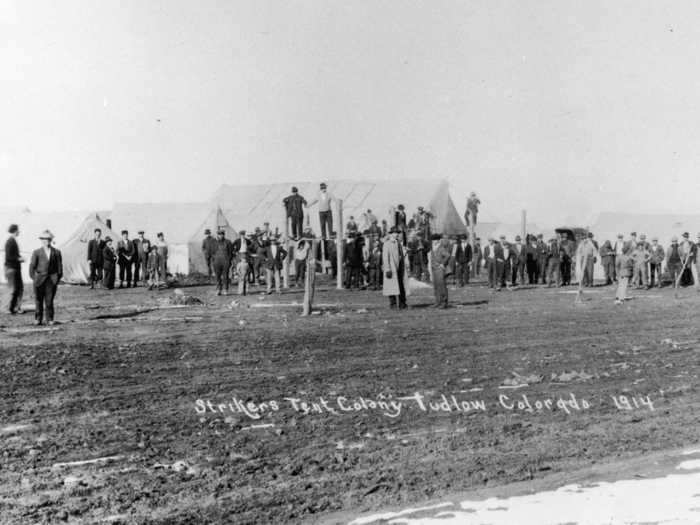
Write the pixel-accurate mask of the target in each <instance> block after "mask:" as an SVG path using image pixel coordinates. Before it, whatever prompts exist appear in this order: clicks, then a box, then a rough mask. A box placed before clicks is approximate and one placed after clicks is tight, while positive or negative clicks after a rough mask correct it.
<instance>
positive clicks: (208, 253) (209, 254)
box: [202, 228, 216, 282]
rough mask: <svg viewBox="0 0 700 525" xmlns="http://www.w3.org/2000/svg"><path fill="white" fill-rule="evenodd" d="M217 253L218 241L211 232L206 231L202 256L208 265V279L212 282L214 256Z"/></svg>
mask: <svg viewBox="0 0 700 525" xmlns="http://www.w3.org/2000/svg"><path fill="white" fill-rule="evenodd" d="M215 253H216V239H214V237H212V236H211V230H210V229H209V228H207V229H206V230H204V240H203V241H202V255H204V260H205V261H206V263H207V277H208V278H209V282H211V274H212V270H213V267H214V266H213V265H214V254H215Z"/></svg>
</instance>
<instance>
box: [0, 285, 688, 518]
mask: <svg viewBox="0 0 700 525" xmlns="http://www.w3.org/2000/svg"><path fill="white" fill-rule="evenodd" d="M183 292H184V293H185V294H187V295H192V296H196V297H198V298H200V299H202V300H203V302H204V304H202V305H192V306H184V307H177V305H172V304H169V303H170V300H169V299H170V298H171V297H173V291H172V290H169V291H159V292H148V291H146V290H144V289H135V290H133V289H132V290H124V291H120V290H115V291H114V292H111V293H108V292H105V291H94V292H93V291H90V290H88V289H85V288H81V287H68V286H65V287H62V288H60V289H59V295H58V299H57V301H58V314H57V320H59V321H60V322H61V324H60V325H58V326H55V327H46V328H35V327H33V326H31V321H32V317H31V314H25V315H23V316H15V317H10V316H8V315H5V314H2V315H1V316H0V326H1V327H2V329H1V330H0V364H1V365H2V366H1V367H0V393H1V396H2V400H3V401H2V403H1V404H0V414H1V416H2V419H1V421H0V438H1V439H2V443H3V447H2V448H3V452H2V457H1V458H0V487H1V488H0V515H2V520H1V521H2V522H3V523H44V522H47V523H48V522H57V521H64V522H81V521H84V522H87V523H108V522H111V523H205V522H213V523H217V522H228V523H239V524H240V523H298V522H330V523H335V522H347V521H350V520H351V519H352V517H353V516H356V515H359V514H360V513H364V512H366V511H369V510H374V509H380V508H385V507H398V506H402V505H403V506H405V505H406V504H414V503H420V502H422V501H425V500H429V499H434V498H437V497H440V496H443V495H447V494H451V493H456V492H460V491H467V490H471V489H474V488H478V487H494V486H498V485H502V484H506V483H510V482H514V481H527V480H537V479H538V478H542V477H544V476H546V475H550V474H556V473H566V472H568V471H573V470H577V471H578V470H580V469H585V468H587V467H590V466H593V465H596V464H601V463H603V462H608V461H613V460H615V461H617V460H620V459H625V458H631V457H639V456H644V455H645V454H648V453H650V452H651V451H658V450H664V449H669V448H672V447H680V446H683V445H686V444H690V443H695V442H697V431H698V428H700V394H699V393H698V381H697V378H698V372H700V363H699V361H700V328H699V327H698V312H699V311H700V294H696V293H695V292H694V291H693V290H692V289H684V290H682V291H681V292H680V294H679V297H678V298H675V297H674V293H673V291H672V290H670V289H662V290H649V291H646V290H644V291H641V290H640V291H636V290H635V291H632V292H631V296H632V300H630V301H629V302H627V303H625V304H624V305H622V306H615V305H614V304H613V297H614V290H613V289H612V288H603V287H600V288H595V289H592V290H589V291H587V292H586V293H585V295H584V301H583V302H582V303H580V304H575V301H574V299H575V295H574V293H572V292H573V288H570V289H562V290H557V289H545V288H524V289H519V290H515V291H505V290H504V291H501V292H498V293H494V292H490V291H489V290H488V289H487V288H486V287H484V286H483V285H482V284H480V283H477V284H473V285H470V286H468V287H466V288H464V289H458V290H450V300H451V302H452V303H453V307H452V308H450V309H447V310H435V309H432V308H430V307H429V305H430V304H431V299H432V292H431V290H429V289H428V290H419V291H418V292H416V293H414V295H413V296H412V297H410V298H409V304H410V305H411V308H410V309H409V310H407V311H394V310H389V309H388V308H387V304H386V300H385V298H383V297H382V296H381V295H380V293H379V292H366V291H360V292H357V291H356V292H346V291H336V290H334V289H332V288H331V287H323V286H321V287H320V289H319V290H318V292H317V296H316V302H317V310H319V312H318V313H317V314H315V315H312V316H310V317H307V318H303V317H300V311H301V306H300V304H293V303H295V302H296V303H301V299H302V294H301V292H300V291H296V290H294V289H292V290H291V291H288V292H287V291H286V292H285V293H283V294H282V295H281V296H279V297H278V296H275V295H272V296H261V295H257V294H253V295H251V296H248V297H245V298H238V297H235V296H228V297H216V296H215V294H214V290H213V287H211V286H196V287H188V288H184V289H183ZM4 299H5V296H4V295H3V300H4ZM443 396H444V397H443ZM523 396H524V397H523ZM621 396H622V397H621ZM400 398H404V399H400Z"/></svg>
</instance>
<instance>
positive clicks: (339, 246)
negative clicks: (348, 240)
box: [335, 199, 345, 290]
mask: <svg viewBox="0 0 700 525" xmlns="http://www.w3.org/2000/svg"><path fill="white" fill-rule="evenodd" d="M343 228H344V226H343V199H338V227H337V228H336V236H335V242H336V244H335V246H336V248H335V251H336V254H337V256H338V276H337V277H338V283H337V284H336V288H337V289H338V290H342V289H343V258H344V257H345V254H344V253H343V238H344V232H343Z"/></svg>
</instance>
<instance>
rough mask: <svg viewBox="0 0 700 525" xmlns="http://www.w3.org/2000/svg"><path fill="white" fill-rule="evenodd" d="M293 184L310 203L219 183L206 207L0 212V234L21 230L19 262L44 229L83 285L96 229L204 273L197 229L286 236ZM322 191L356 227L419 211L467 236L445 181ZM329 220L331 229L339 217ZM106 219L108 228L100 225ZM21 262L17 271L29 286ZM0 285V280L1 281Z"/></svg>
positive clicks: (336, 184)
mask: <svg viewBox="0 0 700 525" xmlns="http://www.w3.org/2000/svg"><path fill="white" fill-rule="evenodd" d="M292 186H297V187H298V188H299V193H300V194H302V195H303V196H304V197H305V198H306V199H307V201H309V202H310V201H311V200H312V199H313V198H314V197H315V196H316V195H317V193H318V187H319V186H318V183H316V182H314V183H310V182H299V183H284V184H268V185H243V186H229V185H225V186H222V187H221V188H219V190H217V191H216V192H215V194H214V195H213V196H212V198H211V199H210V201H208V202H205V203H116V204H115V205H114V208H113V209H112V210H111V211H109V212H100V213H98V212H92V213H89V214H88V213H86V212H54V213H32V212H30V211H29V210H26V209H14V210H0V221H1V222H0V225H1V226H2V227H3V228H4V229H5V230H6V228H7V227H8V226H9V224H12V223H16V224H18V225H19V226H20V237H19V239H18V242H19V245H20V250H21V253H22V255H23V256H24V258H25V260H27V261H28V260H29V257H30V255H31V252H32V251H33V250H34V249H36V248H38V247H39V246H40V245H41V244H40V241H39V239H38V237H39V234H40V233H41V232H42V231H43V230H46V229H48V230H51V232H52V233H53V234H54V236H55V238H54V244H55V245H56V246H57V247H58V248H59V249H60V250H61V252H62V255H63V266H64V281H65V282H69V283H86V282H87V280H88V277H89V271H90V269H89V266H88V263H87V243H88V241H89V240H90V239H91V238H92V237H93V231H94V229H95V228H100V229H101V230H102V232H103V238H104V237H106V236H107V235H109V236H110V237H112V239H114V240H115V247H116V241H117V240H118V239H119V238H120V237H121V236H120V234H119V232H121V230H127V231H128V232H129V235H130V238H132V239H133V238H135V237H136V235H137V232H138V231H139V230H143V231H144V232H145V235H146V237H147V238H149V239H150V240H151V241H153V242H155V240H156V235H157V234H158V233H160V232H162V233H163V236H164V238H165V242H166V244H167V245H168V268H169V271H170V272H172V273H173V274H177V273H180V274H190V273H195V272H196V273H206V271H207V269H206V263H205V260H204V256H203V254H202V250H201V246H202V239H203V238H204V230H205V229H210V230H211V231H212V232H216V231H217V230H219V229H223V230H225V231H226V236H227V238H229V239H232V240H233V239H235V238H237V236H238V233H237V232H238V231H239V230H242V229H244V230H247V231H249V232H250V231H252V230H253V229H254V228H255V227H257V226H262V225H263V223H264V222H269V223H270V226H271V228H272V229H273V230H274V229H277V230H278V231H279V232H280V233H285V221H286V218H285V214H284V209H283V206H282V200H283V199H284V197H286V196H287V195H289V194H290V193H291V187H292ZM328 188H329V191H330V192H331V193H332V194H333V195H334V196H335V197H336V199H342V201H343V219H344V222H347V220H348V218H349V217H350V216H351V215H352V216H354V217H355V219H356V221H357V222H358V223H359V224H360V226H363V224H362V214H363V213H364V212H366V211H367V210H368V209H371V210H372V213H373V214H374V215H376V216H377V218H378V219H379V221H382V220H386V221H387V222H388V223H389V224H392V223H393V218H392V216H391V214H392V213H393V211H394V210H395V209H396V207H397V206H398V204H403V205H404V207H405V209H406V212H407V214H408V215H409V217H410V215H411V214H412V213H413V212H414V211H415V210H416V209H417V207H418V206H424V207H425V209H426V210H428V211H430V212H431V213H432V214H433V216H434V220H433V226H434V231H435V232H440V233H447V234H450V235H452V234H461V233H465V232H466V227H465V225H464V221H463V220H462V218H461V216H460V214H459V213H458V212H457V208H456V207H455V205H454V203H453V201H452V199H451V197H450V194H449V188H448V184H447V182H446V181H438V182H434V181H402V182H400V183H398V182H393V181H372V182H353V181H342V180H340V181H328ZM334 215H335V217H334V218H335V221H336V228H337V221H338V216H337V213H336V214H334ZM307 217H308V220H307V222H308V223H309V225H310V226H311V228H312V230H313V231H314V232H316V233H319V231H320V227H319V223H318V222H319V219H318V213H317V210H315V209H314V208H311V209H310V210H309V211H308V213H307ZM107 219H109V220H110V221H111V224H112V229H109V228H108V227H107V224H106V220H107ZM0 257H2V258H3V260H4V243H2V245H0ZM27 266H28V265H27V264H25V265H24V266H23V269H24V270H23V271H24V273H25V275H24V278H25V280H28V278H29V276H28V275H27ZM0 280H4V275H2V276H0Z"/></svg>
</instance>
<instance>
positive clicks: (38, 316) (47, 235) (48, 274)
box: [29, 230, 63, 325]
mask: <svg viewBox="0 0 700 525" xmlns="http://www.w3.org/2000/svg"><path fill="white" fill-rule="evenodd" d="M39 239H41V241H42V244H43V246H42V247H41V248H38V249H36V250H34V253H32V259H31V262H30V263H29V276H30V277H31V278H32V281H34V298H35V308H36V310H35V313H34V318H35V321H34V324H36V325H40V324H42V323H43V321H44V306H46V321H47V323H48V324H49V325H53V324H55V321H54V320H53V318H54V307H53V301H54V298H55V297H56V290H57V289H58V282H59V281H60V280H61V277H62V276H63V261H62V259H61V252H60V251H59V250H57V249H56V248H54V247H53V246H51V241H53V234H52V233H51V232H50V231H49V230H45V231H44V232H43V233H42V234H41V235H40V236H39Z"/></svg>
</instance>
